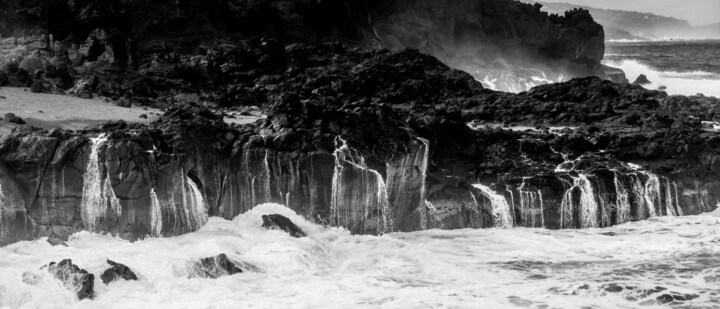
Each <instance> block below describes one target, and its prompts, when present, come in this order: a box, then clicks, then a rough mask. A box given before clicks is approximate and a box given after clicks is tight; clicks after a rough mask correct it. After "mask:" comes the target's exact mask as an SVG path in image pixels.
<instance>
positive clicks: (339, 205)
mask: <svg viewBox="0 0 720 309" xmlns="http://www.w3.org/2000/svg"><path fill="white" fill-rule="evenodd" d="M336 145H337V146H336V149H335V151H334V152H333V156H334V157H335V169H334V173H333V177H332V193H331V200H330V220H331V223H332V224H333V225H335V226H344V227H346V228H348V229H349V230H350V231H351V232H353V233H361V232H365V233H367V232H374V233H383V232H385V231H386V230H387V222H386V221H387V219H383V218H387V211H388V195H387V191H386V186H385V181H384V180H383V178H382V175H380V173H378V172H377V171H375V170H373V169H370V168H368V167H367V166H366V164H365V158H363V156H362V155H360V153H358V152H357V151H355V150H353V149H352V148H350V147H349V146H348V144H347V142H346V141H345V140H343V139H341V138H340V137H338V138H337V139H336Z"/></svg>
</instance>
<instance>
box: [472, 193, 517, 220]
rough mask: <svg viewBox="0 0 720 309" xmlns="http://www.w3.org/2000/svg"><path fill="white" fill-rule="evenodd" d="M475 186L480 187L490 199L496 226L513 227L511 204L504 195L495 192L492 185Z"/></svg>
mask: <svg viewBox="0 0 720 309" xmlns="http://www.w3.org/2000/svg"><path fill="white" fill-rule="evenodd" d="M473 187H475V188H478V189H480V191H482V193H483V195H485V197H487V198H488V199H489V200H490V203H491V204H492V209H493V213H492V214H493V221H494V224H495V226H496V227H504V228H509V227H513V221H514V220H513V216H512V210H511V209H510V205H508V202H507V200H506V199H505V197H504V196H502V195H500V194H497V193H495V191H493V190H492V189H490V187H488V186H485V185H482V184H474V185H473Z"/></svg>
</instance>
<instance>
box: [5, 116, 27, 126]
mask: <svg viewBox="0 0 720 309" xmlns="http://www.w3.org/2000/svg"><path fill="white" fill-rule="evenodd" d="M5 120H7V121H8V122H11V123H14V124H19V125H23V124H25V120H23V119H22V118H20V117H18V116H16V115H15V114H13V113H6V114H5Z"/></svg>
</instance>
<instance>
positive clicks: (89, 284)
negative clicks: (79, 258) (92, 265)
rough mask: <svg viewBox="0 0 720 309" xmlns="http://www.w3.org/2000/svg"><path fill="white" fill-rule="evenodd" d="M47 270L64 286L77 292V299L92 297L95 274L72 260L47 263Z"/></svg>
mask: <svg viewBox="0 0 720 309" xmlns="http://www.w3.org/2000/svg"><path fill="white" fill-rule="evenodd" d="M47 270H48V271H49V272H50V274H52V275H53V277H55V279H58V280H60V282H62V284H63V286H65V288H67V289H69V290H71V291H73V292H75V293H77V297H78V299H80V300H83V299H86V298H93V296H94V294H95V290H94V286H95V275H93V274H91V273H88V272H87V271H86V270H84V269H81V268H80V267H78V266H77V265H75V264H73V263H72V260H70V259H66V260H62V261H60V263H55V262H51V263H50V264H48V265H47Z"/></svg>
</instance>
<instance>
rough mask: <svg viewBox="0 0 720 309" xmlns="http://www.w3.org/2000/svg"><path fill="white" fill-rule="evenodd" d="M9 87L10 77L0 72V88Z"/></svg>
mask: <svg viewBox="0 0 720 309" xmlns="http://www.w3.org/2000/svg"><path fill="white" fill-rule="evenodd" d="M7 85H10V77H8V75H7V73H5V72H3V71H0V87H1V86H7Z"/></svg>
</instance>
